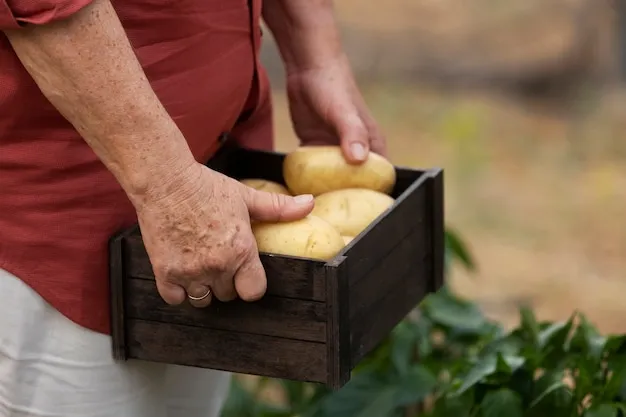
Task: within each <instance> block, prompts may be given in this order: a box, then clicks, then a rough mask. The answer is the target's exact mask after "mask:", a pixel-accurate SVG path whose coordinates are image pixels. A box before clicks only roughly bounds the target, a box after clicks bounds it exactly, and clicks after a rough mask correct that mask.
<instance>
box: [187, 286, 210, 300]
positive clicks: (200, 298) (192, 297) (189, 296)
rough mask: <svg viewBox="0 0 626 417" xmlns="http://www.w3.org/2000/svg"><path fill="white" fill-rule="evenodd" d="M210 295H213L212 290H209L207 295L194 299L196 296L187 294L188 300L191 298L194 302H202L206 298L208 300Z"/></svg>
mask: <svg viewBox="0 0 626 417" xmlns="http://www.w3.org/2000/svg"><path fill="white" fill-rule="evenodd" d="M209 295H211V288H209V290H208V291H207V292H206V294H204V295H203V296H202V297H194V296H191V295H189V294H187V298H189V299H190V300H193V301H201V300H204V299H205V298H207V297H208V296H209Z"/></svg>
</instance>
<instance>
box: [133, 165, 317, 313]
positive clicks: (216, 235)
mask: <svg viewBox="0 0 626 417" xmlns="http://www.w3.org/2000/svg"><path fill="white" fill-rule="evenodd" d="M166 188H167V189H168V190H174V191H167V192H165V191H164V192H159V190H156V191H153V192H152V193H151V194H150V197H148V198H146V199H145V201H143V202H142V203H141V204H140V205H139V207H138V209H137V214H138V218H139V226H140V228H141V233H142V236H143V240H144V244H145V247H146V250H147V252H148V256H149V257H150V261H151V263H152V266H153V269H154V274H155V277H156V284H157V289H158V291H159V293H160V295H161V297H162V298H163V299H164V300H165V301H166V302H167V303H168V304H173V305H176V304H180V303H182V302H183V301H184V300H185V297H186V296H188V297H192V298H190V303H191V304H192V305H194V306H196V307H206V306H208V305H209V304H210V302H211V294H214V295H215V297H217V298H218V299H219V300H221V301H229V300H232V299H234V298H236V297H237V296H239V297H240V298H241V299H243V300H246V301H254V300H257V299H259V298H261V297H262V296H263V294H264V293H265V289H266V284H267V283H266V276H265V271H264V269H263V266H262V264H261V261H260V260H259V254H258V249H257V245H256V241H255V239H254V236H253V234H252V230H251V227H250V221H251V219H253V220H260V221H271V222H275V221H291V220H297V219H301V218H303V217H305V216H306V215H307V214H309V212H310V211H311V210H312V209H313V200H312V197H311V196H299V197H289V196H285V195H279V194H273V193H267V192H262V191H257V190H254V189H253V188H250V187H247V186H245V185H243V184H241V183H240V182H238V181H235V180H233V179H231V178H228V177H226V176H224V175H222V174H219V173H217V172H215V171H212V170H210V169H209V168H207V167H205V166H203V165H201V164H195V165H193V166H191V167H189V169H187V170H186V171H185V172H184V173H183V174H181V175H179V176H178V177H177V178H176V179H173V180H172V181H171V182H170V183H168V184H164V185H163V190H165V189H166ZM209 290H210V291H211V292H209ZM207 294H209V295H208V296H206V297H205V295H207Z"/></svg>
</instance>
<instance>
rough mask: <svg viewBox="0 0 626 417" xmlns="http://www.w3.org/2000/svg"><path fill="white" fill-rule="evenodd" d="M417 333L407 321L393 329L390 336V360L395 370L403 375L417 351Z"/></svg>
mask: <svg viewBox="0 0 626 417" xmlns="http://www.w3.org/2000/svg"><path fill="white" fill-rule="evenodd" d="M418 337H419V334H418V333H417V331H416V330H415V326H413V325H412V324H411V323H409V322H402V323H400V324H399V325H398V326H396V328H395V329H394V331H393V333H392V338H391V360H392V362H393V365H394V368H395V369H396V371H397V372H398V373H399V374H400V375H403V374H405V373H406V372H407V370H408V368H409V366H410V364H411V362H412V361H413V360H414V359H415V356H416V353H417V347H416V345H417V339H418Z"/></svg>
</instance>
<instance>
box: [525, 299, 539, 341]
mask: <svg viewBox="0 0 626 417" xmlns="http://www.w3.org/2000/svg"><path fill="white" fill-rule="evenodd" d="M520 316H521V329H520V330H522V332H523V334H524V336H525V337H526V339H527V340H528V341H529V342H530V343H531V344H532V345H533V346H535V347H539V324H538V323H537V318H536V317H535V313H533V311H532V310H531V309H530V308H528V307H522V308H521V309H520Z"/></svg>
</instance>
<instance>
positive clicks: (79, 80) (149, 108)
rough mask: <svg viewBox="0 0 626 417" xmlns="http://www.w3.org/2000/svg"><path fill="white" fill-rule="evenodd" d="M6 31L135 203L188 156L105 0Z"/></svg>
mask: <svg viewBox="0 0 626 417" xmlns="http://www.w3.org/2000/svg"><path fill="white" fill-rule="evenodd" d="M6 34H7V37H8V38H9V41H10V42H11V44H12V46H13V48H14V49H15V52H16V54H17V55H18V57H19V58H20V60H21V61H22V63H23V65H24V66H25V68H26V69H27V70H28V71H29V73H30V74H31V75H32V77H33V79H34V80H35V82H36V83H37V85H38V86H39V88H40V89H41V91H42V92H43V94H44V95H45V96H46V97H47V98H48V100H50V102H51V103H52V104H53V105H54V106H55V107H56V108H57V109H58V110H59V112H60V113H61V114H63V116H64V117H65V118H66V119H67V120H68V121H69V122H70V123H72V125H73V126H74V127H75V128H76V129H77V131H78V132H79V133H80V134H81V135H82V137H83V138H84V140H85V141H86V142H87V143H88V144H89V146H91V148H92V149H93V150H94V152H95V153H96V154H97V156H98V157H99V158H100V159H101V160H102V162H103V163H104V164H105V165H106V167H107V168H108V169H109V170H110V171H111V172H112V173H113V175H115V177H116V178H117V180H118V181H119V182H120V184H121V186H122V187H123V188H124V189H125V191H126V192H127V194H129V197H131V200H133V202H134V203H137V202H140V201H141V199H142V198H143V197H144V196H145V195H147V194H149V193H150V192H151V189H152V184H161V185H160V186H162V184H165V183H167V180H168V179H169V178H172V177H174V176H176V175H177V174H178V173H179V172H183V171H184V170H185V169H186V168H187V167H188V166H190V165H191V164H192V163H193V162H194V161H193V156H192V154H191V152H190V150H189V148H188V146H187V144H186V142H185V140H184V138H183V136H182V134H181V132H180V131H179V130H178V128H177V127H176V125H175V124H174V122H173V121H172V119H171V118H170V117H169V115H168V114H167V112H166V111H165V109H164V108H163V106H162V105H161V103H160V102H159V100H158V99H157V97H156V95H155V94H154V92H153V90H152V88H151V86H150V84H149V82H148V80H147V78H146V76H145V74H144V72H143V70H142V68H141V66H140V64H139V62H138V60H137V58H136V57H135V55H134V53H133V50H132V47H131V45H130V42H129V41H128V38H127V36H126V34H125V32H124V30H123V28H122V26H121V23H120V21H119V19H118V17H117V15H116V13H115V11H114V9H113V7H112V6H111V4H110V1H109V0H95V1H94V3H92V4H91V5H89V6H87V7H85V8H84V9H83V10H81V11H79V12H78V13H76V14H75V15H73V16H72V17H70V18H69V19H66V20H64V21H59V22H54V23H50V24H48V25H42V26H31V27H26V28H23V29H17V30H8V31H6Z"/></svg>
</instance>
